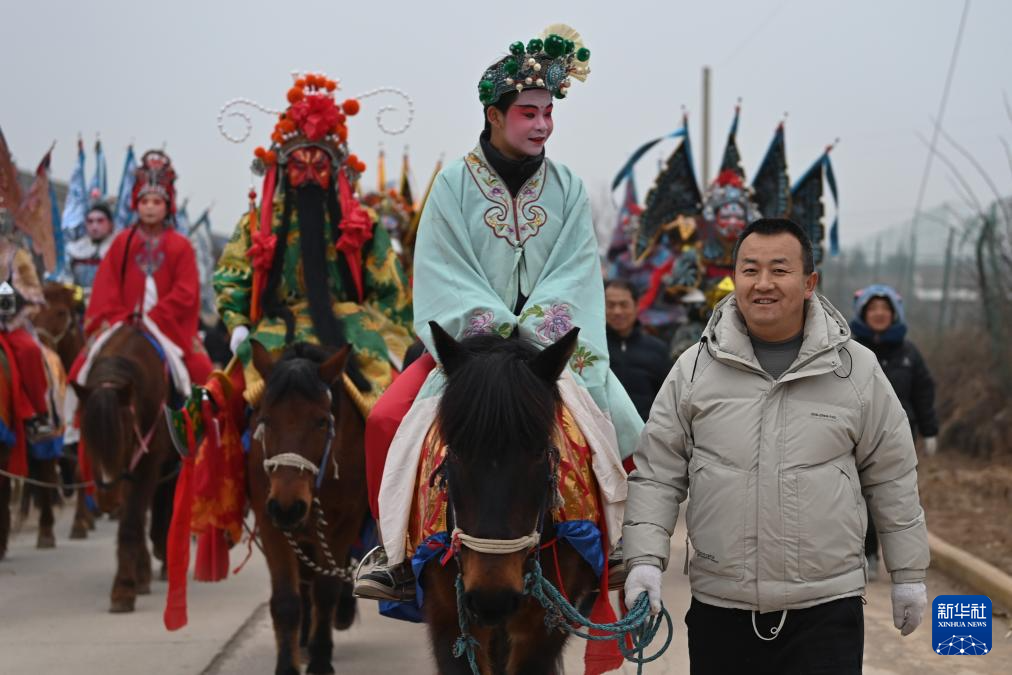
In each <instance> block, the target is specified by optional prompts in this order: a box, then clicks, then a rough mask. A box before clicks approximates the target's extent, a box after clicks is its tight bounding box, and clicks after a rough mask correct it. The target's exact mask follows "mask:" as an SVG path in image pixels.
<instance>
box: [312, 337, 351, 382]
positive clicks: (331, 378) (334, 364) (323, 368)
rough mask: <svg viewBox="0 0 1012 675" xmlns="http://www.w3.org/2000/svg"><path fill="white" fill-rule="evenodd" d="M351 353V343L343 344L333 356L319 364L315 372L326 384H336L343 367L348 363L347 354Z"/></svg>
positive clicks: (342, 373) (342, 372)
mask: <svg viewBox="0 0 1012 675" xmlns="http://www.w3.org/2000/svg"><path fill="white" fill-rule="evenodd" d="M350 353H351V345H345V346H343V347H341V348H340V349H338V350H337V351H336V352H335V353H334V355H333V356H331V357H330V358H328V359H327V360H326V361H324V362H323V363H321V364H320V367H319V368H318V369H317V372H318V373H319V374H320V379H321V380H323V381H324V382H326V383H327V385H328V386H329V385H334V384H337V381H338V380H339V379H341V376H342V375H344V367H345V366H346V365H347V364H348V354H350Z"/></svg>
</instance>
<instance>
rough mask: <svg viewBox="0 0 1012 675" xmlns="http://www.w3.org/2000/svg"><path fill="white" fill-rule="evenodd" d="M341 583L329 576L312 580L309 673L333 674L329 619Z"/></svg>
mask: <svg viewBox="0 0 1012 675" xmlns="http://www.w3.org/2000/svg"><path fill="white" fill-rule="evenodd" d="M340 586H341V582H340V581H338V580H337V579H336V578H334V577H331V576H325V575H323V574H317V575H316V577H315V578H314V579H313V586H312V595H313V613H312V618H313V623H312V629H311V634H310V638H309V667H308V668H306V673H307V675H308V674H309V673H314V674H317V673H333V672H334V667H333V666H332V665H331V663H330V660H331V658H332V657H333V654H334V639H333V637H332V636H331V631H332V630H333V628H332V626H331V618H332V617H333V616H334V607H335V606H336V605H337V597H338V594H339V592H340Z"/></svg>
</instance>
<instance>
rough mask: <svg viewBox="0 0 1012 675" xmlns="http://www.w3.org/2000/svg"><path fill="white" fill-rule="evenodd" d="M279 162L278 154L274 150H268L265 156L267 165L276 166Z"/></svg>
mask: <svg viewBox="0 0 1012 675" xmlns="http://www.w3.org/2000/svg"><path fill="white" fill-rule="evenodd" d="M277 161H278V156H277V153H275V152H274V151H273V150H268V151H267V152H266V154H265V155H264V162H265V163H267V164H274V163H276V162H277Z"/></svg>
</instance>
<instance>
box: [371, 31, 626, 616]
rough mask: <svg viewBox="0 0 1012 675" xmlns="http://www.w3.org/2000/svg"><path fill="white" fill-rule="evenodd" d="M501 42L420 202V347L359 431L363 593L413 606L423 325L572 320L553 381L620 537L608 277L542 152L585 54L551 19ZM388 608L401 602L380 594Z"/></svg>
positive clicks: (536, 340)
mask: <svg viewBox="0 0 1012 675" xmlns="http://www.w3.org/2000/svg"><path fill="white" fill-rule="evenodd" d="M509 51H510V54H509V55H508V56H505V57H503V58H502V59H500V60H498V61H497V62H495V63H493V64H492V65H491V66H489V67H488V68H487V69H485V70H484V72H483V74H482V76H481V78H480V80H479V82H478V87H477V89H478V92H477V93H478V97H479V100H480V102H481V104H482V106H483V108H484V120H485V129H484V131H483V132H482V134H481V135H480V138H479V140H478V144H477V146H476V147H475V148H474V149H473V150H472V151H471V152H469V153H468V154H467V155H465V156H464V157H463V158H461V159H459V160H457V161H455V162H452V163H450V164H449V165H448V166H447V167H446V168H445V169H443V171H442V172H441V173H440V174H439V176H438V177H437V178H436V181H435V184H434V185H433V187H432V191H431V193H430V194H429V197H428V200H427V202H426V204H425V207H424V210H423V212H422V216H421V222H420V224H419V228H418V239H417V245H416V248H415V267H414V270H415V271H414V275H415V276H414V283H415V286H414V289H415V308H414V311H415V328H416V330H417V332H418V335H419V337H420V338H421V340H422V341H423V342H424V343H425V346H426V348H427V349H428V352H429V354H427V355H425V356H423V357H422V358H420V359H419V360H417V361H415V362H414V363H413V364H412V365H411V366H410V367H409V368H408V369H406V370H405V372H404V373H403V374H402V375H401V377H400V378H398V380H397V381H396V382H395V383H394V385H393V386H392V387H391V388H390V389H389V390H388V392H387V393H386V394H385V396H384V398H383V399H382V400H381V401H380V402H379V404H378V405H377V407H376V409H375V410H374V411H373V414H372V415H371V416H370V418H369V421H368V425H367V427H366V460H367V465H366V468H367V475H368V477H369V481H370V485H369V488H370V505H371V507H372V508H373V511H374V514H376V515H377V516H378V521H379V525H380V531H381V533H382V538H383V549H381V550H379V551H377V552H376V553H375V554H374V555H372V556H370V558H369V559H368V560H367V561H366V562H365V563H363V566H362V568H361V569H360V571H359V574H358V575H357V578H356V593H357V594H359V595H360V597H368V598H373V599H377V600H381V601H405V600H410V601H412V602H411V603H408V604H414V602H413V601H414V600H415V597H416V593H415V577H414V574H413V573H412V569H411V562H412V559H413V554H414V559H415V561H416V562H417V560H418V556H419V555H421V553H422V552H421V550H420V549H419V550H418V551H416V550H413V549H410V548H409V547H408V546H405V541H406V539H407V537H405V531H406V529H407V524H408V520H409V512H410V511H411V509H412V504H411V501H412V497H411V495H412V494H413V493H414V484H415V480H416V474H417V471H418V469H417V467H418V465H419V457H420V456H422V454H423V453H424V450H423V449H422V446H423V441H424V439H425V438H426V436H427V433H428V432H429V430H430V428H431V426H432V424H433V423H434V421H435V411H436V409H437V407H438V401H439V397H440V395H441V392H442V391H443V389H444V386H445V377H444V372H445V368H437V367H436V359H437V358H438V353H437V351H436V350H435V344H434V342H433V335H432V332H431V329H430V325H429V322H432V321H434V322H437V323H438V324H439V325H440V326H442V328H443V329H444V330H445V331H446V332H447V333H448V334H449V335H450V337H452V338H454V339H456V340H460V339H463V338H467V337H470V336H475V335H499V336H501V337H504V338H505V337H509V336H514V335H515V336H516V337H517V338H518V339H522V340H527V341H530V342H531V343H532V344H534V345H536V346H537V347H538V348H539V349H543V348H544V347H545V346H546V345H549V344H552V343H554V342H555V341H557V340H558V339H559V338H561V337H562V336H563V335H565V334H566V333H567V332H568V331H570V330H571V329H572V328H574V327H578V328H580V333H579V340H578V342H577V344H576V345H575V346H574V351H573V354H572V357H571V358H570V359H568V361H567V367H566V368H565V369H564V371H563V372H562V379H561V380H560V389H561V390H562V395H563V399H564V403H565V405H566V407H567V409H568V410H569V411H570V412H571V413H572V416H573V418H574V420H575V423H576V424H577V425H578V426H579V428H580V429H581V430H582V432H583V433H584V434H585V435H586V436H587V437H588V439H590V446H591V448H592V450H593V453H594V470H595V473H596V474H597V475H596V480H597V482H598V485H599V487H600V492H601V493H602V495H603V502H604V504H605V506H604V509H603V510H604V520H606V521H608V522H611V527H608V528H602V529H607V530H608V537H606V539H608V540H609V541H606V542H605V544H606V545H605V547H604V553H605V555H607V554H608V553H609V551H610V550H611V547H613V546H614V545H615V544H616V543H617V532H618V530H617V527H618V524H617V523H616V522H615V521H614V520H613V519H612V518H613V517H615V516H617V514H618V513H619V512H620V511H621V509H622V504H623V502H624V491H625V473H624V472H623V470H622V467H621V461H620V459H621V458H622V457H627V456H628V455H629V454H631V453H632V451H633V449H634V447H635V444H636V439H637V437H638V435H639V431H640V429H641V428H642V426H643V422H642V420H641V419H640V416H639V414H638V413H637V412H636V408H635V406H634V405H633V403H632V401H631V400H630V399H629V396H628V394H626V392H625V390H624V389H623V388H622V386H621V384H620V383H619V382H618V380H617V379H616V378H615V377H614V375H613V374H612V373H611V371H610V369H609V366H608V347H607V341H606V339H605V311H604V287H603V280H602V278H601V271H600V264H599V261H598V254H597V244H596V241H595V237H594V228H593V224H592V222H591V213H590V204H589V201H588V198H587V193H586V190H585V189H584V186H583V182H582V181H581V180H580V178H579V177H577V176H576V175H575V174H573V173H572V172H571V171H570V170H569V169H568V168H567V167H565V166H564V165H562V164H559V163H557V162H553V161H551V160H549V159H547V158H546V157H545V150H544V148H545V143H546V141H547V140H548V138H549V136H550V135H551V133H552V130H553V127H554V122H553V119H552V110H553V98H555V99H559V100H561V99H563V98H565V97H566V94H567V93H568V90H569V86H570V84H571V81H572V80H574V79H579V80H583V79H585V77H586V75H587V73H588V72H589V68H588V66H587V61H588V60H589V58H590V50H589V49H587V48H586V47H583V46H582V45H581V44H580V37H579V35H578V34H577V33H576V32H575V31H574V30H573V29H572V28H570V27H568V26H562V25H556V26H550V27H549V28H547V29H545V31H544V34H543V35H542V36H541V37H538V38H535V39H532V40H530V41H529V42H528V43H526V44H524V43H522V42H516V43H514V44H512V45H511V46H510V48H509ZM489 414H494V413H493V412H492V411H489ZM388 453H389V454H388ZM388 457H389V460H388V459H387V458H388ZM619 519H620V517H619ZM386 608H389V611H391V612H394V611H399V610H395V609H394V608H393V607H390V606H387V605H383V604H381V611H388V610H387V609H386ZM400 609H404V608H400ZM405 611H406V610H405ZM414 615H415V616H417V613H414Z"/></svg>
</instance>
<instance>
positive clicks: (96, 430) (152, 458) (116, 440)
mask: <svg viewBox="0 0 1012 675" xmlns="http://www.w3.org/2000/svg"><path fill="white" fill-rule="evenodd" d="M73 386H74V390H75V391H76V392H77V397H78V399H80V402H81V403H80V406H81V407H80V410H81V415H80V418H81V442H82V443H84V444H85V451H86V452H87V456H88V459H89V461H90V462H91V465H92V467H93V472H94V474H95V480H96V483H98V487H99V490H100V491H105V492H113V493H117V492H118V495H119V498H120V499H121V500H122V503H121V510H120V516H119V533H118V535H117V548H116V558H117V567H116V577H115V580H114V581H113V585H112V593H111V596H110V606H109V611H111V612H132V611H133V610H134V604H135V602H136V598H137V595H144V594H147V593H150V591H151V557H150V555H149V553H148V548H147V544H146V543H145V541H144V529H145V521H146V519H147V514H148V510H149V509H150V510H151V541H152V544H153V545H154V555H155V557H156V558H158V559H159V560H162V561H164V560H165V538H166V535H167V534H168V523H169V522H170V521H171V513H172V501H171V495H172V492H173V486H172V484H171V483H172V481H171V480H168V481H166V480H165V479H163V478H162V477H163V475H170V476H171V471H172V464H173V463H174V462H175V461H176V457H175V454H174V451H173V449H172V443H171V440H170V438H169V433H168V428H167V427H166V426H165V423H164V417H163V413H162V409H163V406H164V405H165V403H166V401H167V397H168V395H169V390H170V387H171V386H172V384H171V382H170V381H169V377H168V375H167V373H166V368H165V364H164V363H163V362H162V359H161V357H160V356H159V353H158V351H157V350H156V349H155V346H154V345H153V344H152V342H151V341H150V339H149V338H148V337H147V336H146V335H145V334H144V333H143V332H142V331H141V329H140V328H138V327H135V326H134V325H130V324H127V325H123V326H121V327H120V328H118V329H117V330H116V333H115V334H113V336H112V337H111V338H109V340H108V341H107V342H106V343H105V344H104V345H102V348H101V350H100V351H99V352H98V354H97V355H96V356H95V358H94V361H93V362H92V364H91V368H90V370H89V371H88V376H87V380H86V383H85V384H84V385H79V384H77V383H73Z"/></svg>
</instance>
